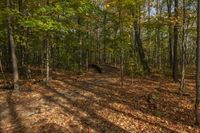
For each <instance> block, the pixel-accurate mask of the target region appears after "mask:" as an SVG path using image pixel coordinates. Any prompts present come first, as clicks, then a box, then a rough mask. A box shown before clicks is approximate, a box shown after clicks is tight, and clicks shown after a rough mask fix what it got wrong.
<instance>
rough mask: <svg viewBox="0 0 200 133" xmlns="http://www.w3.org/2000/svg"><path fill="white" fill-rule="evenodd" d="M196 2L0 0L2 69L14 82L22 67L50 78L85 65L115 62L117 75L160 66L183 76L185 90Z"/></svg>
mask: <svg viewBox="0 0 200 133" xmlns="http://www.w3.org/2000/svg"><path fill="white" fill-rule="evenodd" d="M195 7H196V2H195V1H192V0H189V1H185V0H181V1H178V0H174V1H173V0H154V1H153V0H146V1H139V0H109V1H101V0H79V1H74V0H69V1H58V0H44V1H35V0H29V1H24V0H18V1H14V0H6V1H1V2H0V10H1V12H0V40H1V41H0V52H1V54H0V56H1V64H2V67H1V68H2V69H3V71H4V72H12V73H13V81H14V84H15V86H16V88H17V86H18V85H17V83H18V80H19V79H20V78H21V77H23V75H27V74H23V73H22V72H21V71H18V70H20V69H21V68H27V72H28V71H29V72H30V70H28V69H30V68H35V69H36V68H38V69H40V70H41V72H40V74H41V76H42V77H44V78H45V80H46V81H47V82H48V81H49V80H50V79H51V78H50V77H51V71H52V70H56V69H63V70H66V71H73V72H75V73H76V72H78V73H82V72H84V71H87V70H88V68H89V67H91V66H89V64H96V66H98V65H104V64H107V65H110V66H114V67H117V68H120V69H121V81H123V76H124V75H129V76H131V75H144V74H148V73H150V72H154V71H159V72H161V73H164V74H169V75H171V76H172V78H173V79H174V81H175V82H178V81H179V79H180V78H181V77H182V78H181V80H180V81H181V84H182V85H181V86H182V87H181V88H184V85H183V84H184V75H185V72H187V69H186V68H193V66H194V65H195V60H196V55H195V51H196V50H195V47H196V9H195ZM181 75H182V76H181ZM26 77H27V76H26ZM28 77H30V76H28ZM122 85H123V84H122Z"/></svg>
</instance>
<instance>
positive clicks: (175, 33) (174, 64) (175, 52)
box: [173, 0, 178, 82]
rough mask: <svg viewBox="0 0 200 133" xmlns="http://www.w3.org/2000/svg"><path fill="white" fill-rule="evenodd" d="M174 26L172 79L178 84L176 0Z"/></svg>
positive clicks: (176, 1)
mask: <svg viewBox="0 0 200 133" xmlns="http://www.w3.org/2000/svg"><path fill="white" fill-rule="evenodd" d="M174 2H175V4H174V5H175V7H174V9H175V19H176V20H175V26H174V49H173V51H174V52H173V53H174V59H173V79H174V81H175V82H178V60H177V56H178V55H177V54H178V52H177V51H178V0H175V1H174Z"/></svg>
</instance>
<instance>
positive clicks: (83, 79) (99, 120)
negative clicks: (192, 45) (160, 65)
mask: <svg viewBox="0 0 200 133" xmlns="http://www.w3.org/2000/svg"><path fill="white" fill-rule="evenodd" d="M186 82H187V89H188V90H187V91H186V92H185V93H184V94H183V95H180V94H179V89H178V87H179V85H178V84H175V83H173V82H172V81H171V80H168V79H166V78H162V77H160V76H149V77H144V78H134V79H133V80H131V79H129V78H125V83H124V84H125V85H124V88H123V89H122V88H120V79H119V76H117V75H115V76H113V75H112V76H111V75H106V74H94V73H87V74H84V75H81V76H76V75H69V74H63V73H62V74H61V73H54V75H53V79H52V81H51V82H50V83H49V85H48V86H46V85H45V84H43V83H42V82H35V81H29V82H27V83H24V85H23V87H22V88H24V89H21V90H20V91H8V90H7V91H5V90H0V133H12V132H13V133H17V132H19V133H23V132H24V133H26V132H27V133H67V132H69V133H81V132H83V133H87V132H88V133H93V132H101V133H104V132H106V133H112V132H113V133H117V132H120V133H123V132H124V133H128V132H130V133H140V132H141V133H143V132H146V133H148V132H149V133H160V132H163V133H168V132H172V133H173V132H175V133H176V132H177V133H178V132H180V133H183V132H191V133H195V132H196V133H198V132H200V129H199V128H197V127H195V126H194V124H195V120H194V118H195V117H194V111H193V108H194V99H195V97H194V96H195V93H194V92H195V90H194V89H195V86H194V80H193V79H187V81H186Z"/></svg>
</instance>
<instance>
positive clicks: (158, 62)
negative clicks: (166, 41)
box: [156, 0, 161, 69]
mask: <svg viewBox="0 0 200 133" xmlns="http://www.w3.org/2000/svg"><path fill="white" fill-rule="evenodd" d="M159 7H160V6H159V0H157V1H156V16H157V17H158V21H159V19H160V18H159V17H160V14H159ZM160 45H161V39H160V26H158V27H157V45H156V55H157V57H156V60H157V62H156V64H157V67H158V68H159V69H161V67H160V65H161V62H160V58H161V57H160V56H161V55H160V52H161V51H160V47H161V46H160Z"/></svg>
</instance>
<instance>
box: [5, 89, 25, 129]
mask: <svg viewBox="0 0 200 133" xmlns="http://www.w3.org/2000/svg"><path fill="white" fill-rule="evenodd" d="M12 94H13V91H10V92H9V93H8V95H7V99H6V100H7V103H8V109H9V113H10V117H11V123H12V126H13V132H14V133H25V132H26V128H25V127H24V126H23V124H22V120H21V118H20V117H19V114H18V112H17V111H16V105H15V101H14V99H13V98H12Z"/></svg>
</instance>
